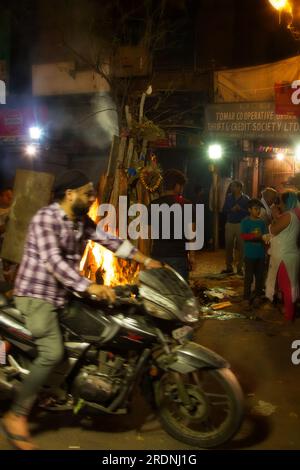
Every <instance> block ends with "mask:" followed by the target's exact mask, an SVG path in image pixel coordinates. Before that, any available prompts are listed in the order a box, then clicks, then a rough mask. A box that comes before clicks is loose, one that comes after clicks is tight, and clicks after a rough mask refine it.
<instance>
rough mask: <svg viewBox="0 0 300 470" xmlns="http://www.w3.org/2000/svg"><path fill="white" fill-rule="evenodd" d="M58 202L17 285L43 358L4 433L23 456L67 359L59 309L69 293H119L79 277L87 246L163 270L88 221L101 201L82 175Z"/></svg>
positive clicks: (36, 230) (32, 241) (35, 231)
mask: <svg viewBox="0 0 300 470" xmlns="http://www.w3.org/2000/svg"><path fill="white" fill-rule="evenodd" d="M54 197H55V200H56V202H55V203H53V204H51V205H49V206H47V207H44V208H42V209H41V210H39V211H38V212H37V214H36V215H35V216H34V217H33V219H32V221H31V223H30V225H29V229H28V234H27V240H26V244H25V248H24V255H23V259H22V262H21V265H20V269H19V272H18V275H17V278H16V282H15V291H14V294H15V302H16V306H17V308H18V309H19V310H20V311H21V312H22V313H23V315H24V317H25V322H26V327H27V328H28V329H29V330H30V331H31V333H32V336H33V337H34V338H35V343H36V346H37V351H38V355H37V357H36V359H35V360H34V362H33V363H32V366H31V370H30V374H29V375H28V376H26V377H25V380H24V382H23V384H22V387H21V388H20V390H19V392H18V394H17V396H16V398H15V401H14V403H13V405H12V407H11V409H10V411H9V412H8V413H6V414H5V416H4V418H3V421H2V427H3V429H4V431H5V434H6V436H7V438H8V439H9V440H10V442H11V443H12V444H13V445H14V446H15V447H17V448H18V449H21V450H33V449H35V448H36V446H35V444H34V443H33V442H32V440H31V436H30V433H29V429H28V417H29V414H30V412H31V409H32V406H33V404H34V402H35V400H36V398H37V395H38V392H39V390H40V389H41V387H42V386H43V385H44V384H45V383H46V381H47V378H48V376H49V375H50V373H51V372H52V370H53V369H54V368H55V366H56V365H57V364H59V363H60V362H61V361H62V359H63V354H64V344H63V338H62V335H61V332H60V328H59V321H58V313H59V309H60V308H61V307H63V306H64V305H65V304H66V302H67V289H71V290H73V291H76V292H86V293H88V294H90V295H95V296H97V297H98V298H99V299H106V300H108V301H113V300H114V298H115V294H114V291H113V290H112V289H111V288H110V287H107V286H103V285H98V284H94V283H91V282H90V281H89V280H88V279H86V278H84V277H81V276H80V275H79V262H80V260H81V257H82V254H83V250H84V246H85V243H84V242H85V241H87V240H94V241H96V242H98V243H100V244H101V245H102V246H105V247H106V248H108V249H110V250H111V251H113V252H114V253H115V255H116V256H119V257H120V258H128V259H129V258H131V259H134V260H136V261H137V262H139V263H142V264H144V266H146V267H147V268H155V267H160V266H161V264H160V263H158V262H157V261H154V260H152V259H151V258H147V257H146V256H144V255H143V254H142V253H140V252H139V251H138V250H137V249H136V248H134V247H133V245H132V244H131V243H130V242H129V241H128V240H125V241H123V240H120V239H119V238H116V237H114V236H112V235H110V234H109V233H106V232H103V231H101V230H99V229H97V231H96V225H95V224H94V223H93V222H92V220H91V219H89V217H88V216H87V213H88V211H89V208H90V206H91V204H92V203H93V202H94V200H95V196H94V187H93V184H92V183H91V182H90V180H89V179H88V178H87V176H86V175H85V174H84V173H82V172H81V171H78V170H72V171H67V172H65V173H63V174H62V175H61V176H60V177H58V178H57V180H56V183H55V186H54Z"/></svg>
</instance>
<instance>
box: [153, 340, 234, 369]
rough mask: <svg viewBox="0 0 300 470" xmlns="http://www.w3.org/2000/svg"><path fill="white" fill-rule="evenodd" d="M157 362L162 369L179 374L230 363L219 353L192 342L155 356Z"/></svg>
mask: <svg viewBox="0 0 300 470" xmlns="http://www.w3.org/2000/svg"><path fill="white" fill-rule="evenodd" d="M157 362H158V364H159V366H160V367H161V368H162V369H164V370H173V371H175V372H179V373H181V374H188V373H190V372H194V371H195V370H198V369H223V368H227V369H228V368H230V364H229V363H228V362H227V361H226V360H225V359H223V357H221V356H219V354H217V353H215V352H213V351H211V350H210V349H208V348H205V347H204V346H201V345H200V344H196V343H193V342H188V343H186V344H182V345H180V346H176V347H175V348H173V349H172V352H171V354H163V355H162V356H160V357H159V358H157Z"/></svg>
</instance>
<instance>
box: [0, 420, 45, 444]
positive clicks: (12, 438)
mask: <svg viewBox="0 0 300 470" xmlns="http://www.w3.org/2000/svg"><path fill="white" fill-rule="evenodd" d="M0 430H1V431H2V433H3V434H4V436H5V437H6V439H7V440H8V441H9V443H10V444H11V445H12V446H13V447H14V448H15V449H17V450H38V446H37V445H36V444H34V443H33V442H32V440H31V438H30V437H27V436H21V435H19V434H12V433H11V432H10V431H8V429H7V428H6V427H5V425H4V424H3V422H2V423H1V426H0ZM17 442H25V443H27V444H30V446H31V448H27V449H25V448H23V447H20V446H18V445H17Z"/></svg>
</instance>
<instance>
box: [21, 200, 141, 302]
mask: <svg viewBox="0 0 300 470" xmlns="http://www.w3.org/2000/svg"><path fill="white" fill-rule="evenodd" d="M88 240H94V241H96V242H98V243H100V244H101V245H102V246H104V247H105V248H108V249H109V250H111V251H113V252H114V253H115V254H116V256H119V257H121V258H130V257H132V255H133V254H134V253H135V252H136V251H137V250H136V248H134V247H133V245H132V244H131V243H130V242H129V241H127V240H125V241H123V240H120V239H119V238H117V237H114V236H113V235H111V234H109V233H106V232H104V231H102V230H99V228H97V230H96V225H95V224H94V223H93V222H92V220H91V219H89V218H88V217H86V218H85V220H84V222H77V224H74V222H73V221H72V220H70V219H69V218H68V217H67V215H66V214H65V212H64V211H63V210H62V209H61V207H60V206H59V204H58V203H54V204H51V205H50V206H47V207H43V208H42V209H40V210H39V211H38V212H37V213H36V215H35V216H34V217H33V219H32V221H31V223H30V225H29V229H28V234H27V239H26V244H25V248H24V255H23V258H22V262H21V265H20V268H19V271H18V275H17V278H16V281H15V289H14V294H15V295H16V296H25V297H35V298H38V299H43V300H45V301H47V302H50V303H52V304H54V305H55V306H56V307H61V306H63V305H64V304H65V302H66V297H67V292H66V288H69V289H72V290H74V291H77V292H84V291H85V290H86V289H87V288H88V287H89V285H90V281H89V280H88V279H86V278H84V277H82V276H80V274H79V272H78V270H79V263H80V260H81V258H82V254H83V250H84V247H85V243H86V242H87V241H88Z"/></svg>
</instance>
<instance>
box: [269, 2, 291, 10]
mask: <svg viewBox="0 0 300 470" xmlns="http://www.w3.org/2000/svg"><path fill="white" fill-rule="evenodd" d="M269 2H270V3H271V5H272V7H274V8H276V10H283V9H284V8H285V7H287V6H288V4H289V1H288V0H269Z"/></svg>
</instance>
